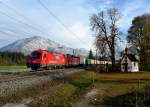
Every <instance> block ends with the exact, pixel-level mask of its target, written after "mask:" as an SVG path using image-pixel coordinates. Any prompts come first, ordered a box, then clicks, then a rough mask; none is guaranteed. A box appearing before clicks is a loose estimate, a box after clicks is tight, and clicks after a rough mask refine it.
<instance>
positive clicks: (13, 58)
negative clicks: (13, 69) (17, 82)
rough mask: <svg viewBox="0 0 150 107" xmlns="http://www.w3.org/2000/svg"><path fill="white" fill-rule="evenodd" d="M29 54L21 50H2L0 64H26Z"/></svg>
mask: <svg viewBox="0 0 150 107" xmlns="http://www.w3.org/2000/svg"><path fill="white" fill-rule="evenodd" d="M26 61H27V56H25V55H24V54H22V53H19V52H0V65H4V66H5V65H25V64H26Z"/></svg>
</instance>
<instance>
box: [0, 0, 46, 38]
mask: <svg viewBox="0 0 150 107" xmlns="http://www.w3.org/2000/svg"><path fill="white" fill-rule="evenodd" d="M0 4H2V5H4V6H5V7H7V8H9V9H10V10H11V11H13V12H15V13H16V14H17V15H18V16H21V17H22V18H24V19H25V20H26V21H29V22H31V20H30V19H29V18H28V17H26V16H24V15H23V14H21V13H20V12H18V11H17V10H16V9H14V8H13V7H11V6H9V5H7V4H6V3H4V2H2V1H0ZM34 24H35V26H39V28H41V27H42V26H40V25H39V24H36V23H34ZM36 29H37V28H36ZM43 29H44V28H43ZM38 30H40V32H43V31H42V30H41V29H38ZM43 33H45V32H43ZM45 34H46V35H47V33H45Z"/></svg>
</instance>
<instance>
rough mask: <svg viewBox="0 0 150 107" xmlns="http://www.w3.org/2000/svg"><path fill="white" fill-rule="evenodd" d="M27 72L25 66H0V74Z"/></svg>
mask: <svg viewBox="0 0 150 107" xmlns="http://www.w3.org/2000/svg"><path fill="white" fill-rule="evenodd" d="M27 70H29V69H28V68H27V67H26V66H25V65H10V66H8V65H7V66H0V72H22V71H27Z"/></svg>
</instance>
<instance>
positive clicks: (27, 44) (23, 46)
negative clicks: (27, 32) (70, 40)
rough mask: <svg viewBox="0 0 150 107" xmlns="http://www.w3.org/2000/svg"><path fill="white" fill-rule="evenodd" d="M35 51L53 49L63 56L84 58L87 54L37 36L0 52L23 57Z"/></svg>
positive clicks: (20, 41) (15, 43)
mask: <svg viewBox="0 0 150 107" xmlns="http://www.w3.org/2000/svg"><path fill="white" fill-rule="evenodd" d="M37 49H45V50H50V49H54V50H55V51H61V52H63V53H64V54H67V53H68V54H76V55H82V56H86V55H87V54H88V51H86V50H84V49H72V48H69V47H66V46H64V45H60V44H58V43H56V42H54V41H51V40H49V39H46V38H43V37H39V36H34V37H31V38H26V39H21V40H17V41H15V42H13V43H11V44H9V45H7V46H4V47H2V48H1V49H0V51H9V52H21V53H24V54H25V55H28V54H30V53H31V52H32V51H34V50H37Z"/></svg>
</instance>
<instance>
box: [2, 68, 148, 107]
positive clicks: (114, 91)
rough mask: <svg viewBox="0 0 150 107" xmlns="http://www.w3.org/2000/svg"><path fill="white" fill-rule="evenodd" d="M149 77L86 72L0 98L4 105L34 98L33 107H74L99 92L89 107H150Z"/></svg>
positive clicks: (143, 74)
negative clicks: (93, 92)
mask: <svg viewBox="0 0 150 107" xmlns="http://www.w3.org/2000/svg"><path fill="white" fill-rule="evenodd" d="M149 77H150V73H149V72H139V73H97V72H90V71H85V72H84V71H83V72H80V73H76V74H73V75H70V76H67V77H65V78H58V79H55V80H53V81H48V82H44V83H42V84H40V85H37V86H33V87H29V88H27V89H24V90H22V91H18V92H17V93H16V94H13V95H11V96H5V97H4V98H3V97H0V102H1V103H0V104H1V105H2V104H5V103H8V102H18V101H21V100H22V99H24V98H32V101H31V102H30V103H29V104H28V106H29V107H73V106H75V105H76V103H77V102H79V101H81V99H84V96H85V95H86V93H88V92H89V91H91V90H93V89H97V90H99V91H98V93H96V95H95V96H94V97H93V99H91V100H90V102H89V105H91V106H93V107H100V106H104V107H105V106H106V107H107V106H110V105H111V106H113V107H120V106H122V105H129V106H130V105H131V106H130V107H135V105H136V104H140V105H142V104H143V105H144V104H146V105H148V104H149V103H145V102H148V101H149V100H150V98H149V94H147V93H150V91H149V88H148V87H149V83H150V79H149ZM139 99H142V100H139ZM139 101H140V102H139Z"/></svg>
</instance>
